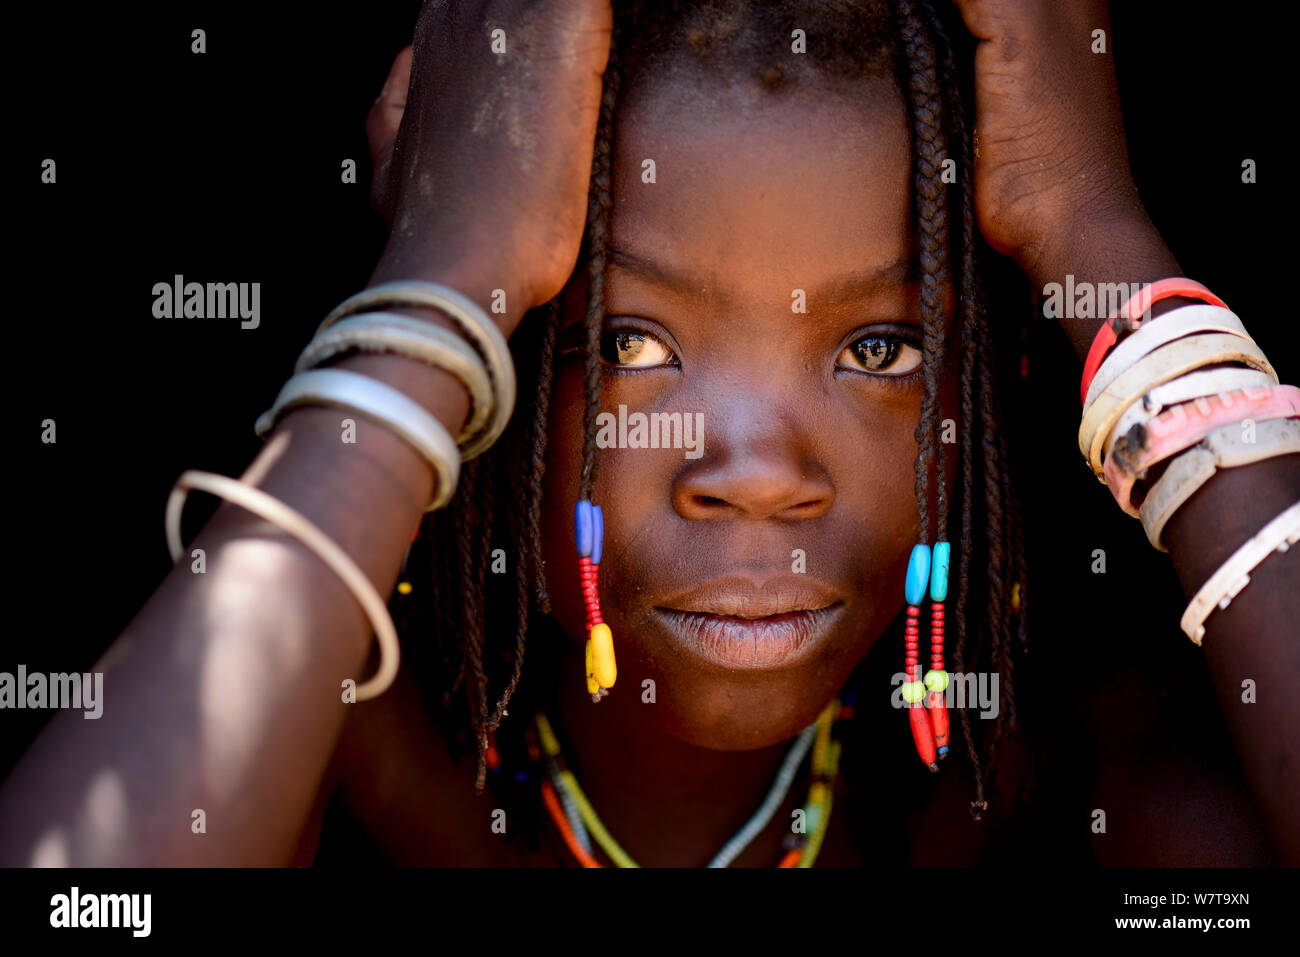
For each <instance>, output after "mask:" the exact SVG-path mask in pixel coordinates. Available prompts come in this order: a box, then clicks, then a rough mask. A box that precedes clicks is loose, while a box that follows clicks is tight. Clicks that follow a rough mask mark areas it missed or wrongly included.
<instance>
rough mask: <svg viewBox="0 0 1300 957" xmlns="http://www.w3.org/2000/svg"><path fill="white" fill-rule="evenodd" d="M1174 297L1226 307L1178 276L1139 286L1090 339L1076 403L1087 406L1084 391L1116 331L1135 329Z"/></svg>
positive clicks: (1220, 301)
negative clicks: (1125, 328)
mask: <svg viewBox="0 0 1300 957" xmlns="http://www.w3.org/2000/svg"><path fill="white" fill-rule="evenodd" d="M1175 296H1184V297H1187V298H1190V299H1203V300H1205V301H1206V302H1208V303H1210V304H1211V305H1214V306H1222V307H1224V308H1225V309H1226V308H1227V303H1225V302H1224V301H1223V300H1222V299H1220V298H1219V297H1218V296H1216V295H1215V294H1214V293H1212V292H1210V290H1209V289H1207V288H1206V287H1205V286H1202V285H1201V284H1200V283H1199V282H1195V281H1193V280H1191V279H1185V278H1183V277H1181V276H1177V277H1173V278H1170V279H1161V280H1159V281H1158V282H1154V283H1151V284H1150V285H1143V286H1142V287H1141V288H1139V289H1138V291H1137V292H1136V293H1135V294H1134V295H1133V296H1132V297H1131V298H1130V299H1129V300H1128V302H1126V303H1125V304H1124V305H1123V306H1122V307H1121V308H1120V310H1119V311H1118V312H1117V313H1115V314H1114V315H1112V316H1110V317H1109V319H1108V320H1107V321H1106V323H1105V324H1104V325H1103V326H1102V327H1101V328H1100V329H1098V330H1097V337H1096V338H1095V339H1093V341H1092V348H1091V349H1089V350H1088V356H1087V358H1086V359H1085V360H1084V363H1083V377H1082V380H1081V382H1080V386H1079V399H1080V401H1081V402H1083V403H1084V404H1087V396H1088V388H1089V386H1090V385H1091V384H1092V379H1093V376H1095V375H1096V374H1097V369H1098V368H1100V366H1101V363H1102V360H1103V359H1105V358H1106V354H1107V353H1108V352H1109V351H1110V349H1111V347H1112V346H1113V345H1115V341H1116V339H1117V338H1118V335H1119V331H1120V329H1122V328H1124V327H1125V326H1127V328H1129V329H1131V330H1135V329H1137V328H1138V326H1139V325H1140V324H1141V322H1142V316H1143V315H1144V314H1145V313H1146V312H1147V311H1148V310H1150V308H1151V307H1152V306H1153V305H1154V304H1155V303H1157V302H1159V301H1160V300H1162V299H1172V298H1173V297H1175Z"/></svg>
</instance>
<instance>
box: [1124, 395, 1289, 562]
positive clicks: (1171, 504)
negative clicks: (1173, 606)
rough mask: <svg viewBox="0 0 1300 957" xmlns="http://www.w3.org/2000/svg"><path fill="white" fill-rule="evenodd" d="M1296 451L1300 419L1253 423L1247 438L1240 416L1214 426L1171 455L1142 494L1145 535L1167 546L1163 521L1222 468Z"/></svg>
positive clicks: (1156, 543)
mask: <svg viewBox="0 0 1300 957" xmlns="http://www.w3.org/2000/svg"><path fill="white" fill-rule="evenodd" d="M1296 452H1300V420H1296V419H1273V420H1271V421H1268V422H1260V423H1257V424H1256V426H1255V436H1254V441H1251V442H1247V441H1246V440H1245V439H1244V438H1243V437H1242V423H1241V422H1234V423H1232V424H1231V425H1225V426H1224V427H1223V428H1220V429H1215V430H1214V431H1213V432H1211V433H1210V434H1209V435H1207V436H1206V437H1205V438H1204V439H1202V440H1201V441H1200V443H1199V444H1197V445H1194V446H1192V447H1191V448H1190V449H1188V450H1187V451H1186V452H1184V453H1182V454H1181V455H1179V456H1178V458H1176V459H1174V461H1173V462H1171V463H1170V465H1169V467H1168V468H1167V469H1165V474H1164V475H1162V476H1160V481H1158V482H1156V484H1155V485H1153V486H1151V491H1149V492H1148V493H1147V497H1146V498H1145V499H1143V501H1142V507H1141V509H1140V511H1139V515H1140V517H1141V519H1142V527H1143V528H1144V529H1146V533H1147V540H1148V541H1149V542H1151V544H1152V545H1154V546H1155V547H1156V548H1158V549H1159V550H1160V551H1162V552H1167V551H1169V549H1167V548H1165V546H1164V544H1163V543H1162V542H1161V540H1160V538H1161V535H1163V534H1164V530H1165V525H1167V524H1168V523H1169V519H1171V518H1173V515H1174V513H1175V512H1176V511H1178V509H1180V508H1182V507H1183V505H1184V504H1185V503H1186V502H1187V500H1188V499H1189V498H1191V497H1192V496H1193V495H1195V494H1196V491H1197V489H1199V488H1200V487H1201V486H1202V485H1204V484H1205V483H1206V482H1208V481H1209V480H1210V479H1211V478H1213V477H1214V474H1215V473H1216V472H1218V471H1219V470H1220V469H1232V468H1240V467H1241V466H1243V465H1252V464H1254V463H1255V462H1262V461H1264V460H1265V459H1271V458H1276V457H1277V456H1279V455H1291V454H1292V453H1296Z"/></svg>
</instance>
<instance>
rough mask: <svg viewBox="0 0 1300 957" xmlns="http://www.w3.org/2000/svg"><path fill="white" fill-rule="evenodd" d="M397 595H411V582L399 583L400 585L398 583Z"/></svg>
mask: <svg viewBox="0 0 1300 957" xmlns="http://www.w3.org/2000/svg"><path fill="white" fill-rule="evenodd" d="M397 593H398V594H399V595H409V594H410V593H411V583H410V582H398V583H397Z"/></svg>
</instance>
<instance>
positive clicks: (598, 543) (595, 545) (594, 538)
mask: <svg viewBox="0 0 1300 957" xmlns="http://www.w3.org/2000/svg"><path fill="white" fill-rule="evenodd" d="M591 517H592V523H591V563H592V564H593V565H599V564H600V553H601V552H602V551H603V550H604V548H605V513H604V512H602V511H601V510H600V506H599V505H593V506H592V507H591Z"/></svg>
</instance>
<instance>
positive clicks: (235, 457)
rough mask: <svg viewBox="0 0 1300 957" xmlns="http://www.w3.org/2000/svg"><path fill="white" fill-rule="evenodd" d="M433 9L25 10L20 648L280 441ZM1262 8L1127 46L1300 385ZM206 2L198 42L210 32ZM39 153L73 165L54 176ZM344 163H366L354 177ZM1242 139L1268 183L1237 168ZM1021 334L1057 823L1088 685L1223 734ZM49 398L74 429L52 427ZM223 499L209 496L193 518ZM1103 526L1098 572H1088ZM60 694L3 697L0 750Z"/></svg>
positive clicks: (1195, 190) (1126, 63) (100, 628)
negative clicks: (173, 288) (270, 431)
mask: <svg viewBox="0 0 1300 957" xmlns="http://www.w3.org/2000/svg"><path fill="white" fill-rule="evenodd" d="M418 9H419V4H418V3H416V2H384V3H378V4H376V3H366V4H361V3H357V4H338V5H314V4H313V5H292V6H290V5H271V4H243V3H184V4H170V5H165V6H164V5H159V6H158V7H157V8H156V9H154V10H149V11H147V12H146V11H145V10H144V9H143V8H142V7H139V6H136V5H130V6H104V5H96V6H94V7H90V8H87V9H78V8H76V7H75V6H68V5H61V4H60V5H53V4H51V5H42V6H41V8H40V9H38V10H36V11H26V13H25V14H24V16H25V18H26V20H25V22H24V23H21V24H15V25H14V26H13V28H12V32H11V34H10V36H9V41H10V43H9V46H10V58H11V66H13V65H14V64H15V63H18V64H19V67H18V69H17V75H16V76H15V77H14V78H13V79H12V80H11V83H10V87H9V89H10V96H9V97H8V100H9V104H10V110H9V111H7V112H8V115H9V117H10V121H11V124H12V125H11V127H10V129H9V135H8V137H7V139H8V142H9V146H8V148H7V149H6V150H5V154H6V165H11V168H10V169H8V170H7V171H6V173H7V175H6V183H7V184H9V203H7V204H6V205H7V207H8V210H9V212H10V215H9V216H7V217H6V220H7V227H8V232H9V235H10V237H11V240H12V241H13V244H14V245H13V246H12V247H10V249H9V252H8V254H7V258H8V260H9V263H10V268H8V269H6V277H7V283H6V287H7V296H6V299H7V305H8V306H9V308H8V309H7V310H6V312H7V313H8V315H7V320H8V321H7V322H6V324H5V328H6V331H7V333H8V335H7V336H6V345H7V347H8V348H7V358H8V362H7V364H6V365H7V373H8V375H7V376H6V378H7V379H8V382H9V384H10V386H11V390H10V401H11V402H12V403H14V405H15V406H16V412H15V415H14V417H13V418H12V419H11V422H12V423H13V426H14V427H13V429H12V434H13V439H12V442H11V448H14V449H16V461H15V460H10V462H11V466H10V470H9V471H10V472H11V475H14V476H16V477H17V479H18V481H17V483H16V486H17V487H16V488H14V489H12V490H11V492H10V498H9V499H8V509H7V513H8V514H7V516H6V518H7V522H6V525H7V526H8V527H9V528H10V529H11V530H12V533H11V539H10V540H11V543H12V545H13V549H12V551H11V552H10V557H11V563H12V564H11V569H10V572H9V575H10V577H9V581H10V583H11V587H10V591H9V608H10V621H9V624H8V627H7V628H6V629H5V638H4V640H3V643H2V644H0V670H5V671H13V670H15V668H16V666H17V665H18V664H20V663H22V664H25V665H26V666H27V668H28V670H29V671H41V672H58V671H83V670H87V669H89V668H90V666H91V664H92V663H93V662H94V661H95V659H96V658H97V657H98V655H99V654H100V653H101V652H102V651H103V650H104V649H105V648H106V647H107V646H108V645H109V644H110V643H111V642H112V641H113V639H114V638H115V637H116V636H117V635H118V634H119V632H120V631H121V630H122V629H123V628H124V626H125V625H126V624H127V622H128V621H129V620H130V619H131V617H132V616H133V615H134V614H135V612H136V611H137V610H138V609H139V607H140V605H141V604H142V603H143V602H144V601H145V599H146V598H147V597H148V595H149V594H150V593H151V592H152V590H153V589H154V588H155V587H156V585H157V584H158V582H159V581H160V580H161V579H162V577H163V576H164V574H166V572H167V571H168V568H169V561H168V556H167V551H166V546H165V543H164V538H163V505H164V502H165V500H166V497H167V493H168V491H169V489H170V488H171V485H172V483H173V482H174V481H175V479H176V477H177V476H178V475H179V474H180V473H181V472H182V471H183V470H185V469H187V468H200V469H207V470H211V471H215V472H220V473H223V474H238V473H239V472H241V471H242V470H243V468H244V467H245V466H246V465H247V463H248V462H249V461H250V460H251V459H252V458H253V457H254V456H255V455H256V453H257V451H258V450H259V448H260V446H261V442H260V440H258V439H257V438H256V437H255V436H254V434H253V428H252V425H253V421H254V419H255V418H256V417H257V415H258V414H259V413H261V412H262V411H263V410H264V409H266V408H267V407H268V406H269V404H270V402H271V400H272V399H273V397H274V395H275V393H276V391H277V389H278V388H279V386H280V384H281V383H282V382H283V380H284V379H285V378H286V377H287V376H288V374H289V373H290V371H291V369H292V364H293V361H294V359H295V358H296V355H297V353H298V351H299V350H300V349H301V347H302V346H303V345H304V344H305V343H306V341H307V340H308V338H310V336H311V333H312V332H313V330H314V329H315V326H316V324H317V323H318V322H319V320H320V318H321V317H323V316H324V315H325V313H326V312H327V311H328V310H329V308H330V307H332V306H333V305H334V304H336V303H337V302H339V301H340V300H341V299H343V298H344V297H346V296H347V295H349V294H351V293H352V292H355V291H356V290H358V289H360V288H361V287H362V286H363V285H364V284H365V282H366V280H367V278H368V276H369V273H370V271H371V269H372V268H373V265H374V263H375V262H376V260H377V257H378V255H379V251H380V249H381V248H382V243H383V238H384V229H383V224H382V222H381V221H380V219H379V217H378V216H377V215H376V214H374V213H373V212H371V211H370V209H369V202H368V183H369V178H370V176H369V158H368V153H367V148H366V141H365V134H364V120H365V116H366V112H367V110H368V109H369V107H370V104H371V102H372V100H373V99H374V97H375V96H376V94H377V93H378V91H379V87H380V86H381V84H382V82H383V80H384V78H385V76H386V74H387V71H388V67H389V64H390V62H391V60H392V58H393V56H394V55H395V54H396V53H397V51H398V50H399V49H400V48H401V47H402V46H403V45H405V44H406V43H408V42H409V40H410V34H411V29H412V25H413V23H414V20H415V16H416V13H417V11H418ZM1274 9H1275V7H1274V5H1271V4H1270V5H1267V6H1266V7H1256V6H1252V5H1250V4H1233V5H1220V4H1215V5H1212V6H1210V5H1207V7H1206V9H1205V10H1204V11H1198V10H1196V9H1195V8H1194V7H1193V6H1189V5H1188V4H1185V3H1177V2H1173V0H1146V2H1140V3H1139V2H1132V0H1117V2H1116V3H1115V4H1114V11H1113V21H1114V23H1113V35H1112V37H1111V41H1112V43H1113V49H1114V55H1115V58H1116V62H1117V70H1118V73H1119V79H1120V89H1121V96H1122V100H1123V104H1124V111H1125V120H1126V125H1127V129H1128V135H1129V145H1130V151H1131V156H1132V161H1133V167H1134V173H1135V176H1136V179H1137V182H1138V185H1139V188H1140V190H1141V193H1142V197H1143V199H1144V201H1145V202H1146V204H1147V207H1148V209H1149V211H1150V212H1151V215H1152V217H1153V219H1154V220H1155V222H1156V224H1157V225H1158V226H1159V227H1160V229H1161V230H1162V232H1163V234H1164V236H1165V238H1166V240H1167V241H1168V243H1169V245H1170V246H1171V248H1172V249H1173V251H1174V254H1175V255H1176V256H1177V258H1178V259H1179V261H1180V263H1181V264H1182V266H1183V272H1184V274H1185V275H1188V276H1191V277H1193V278H1196V279H1199V280H1200V281H1202V282H1205V283H1206V284H1208V285H1209V286H1210V287H1211V288H1213V289H1214V290H1215V291H1216V292H1217V293H1218V294H1219V295H1221V296H1222V297H1223V298H1224V299H1225V300H1226V301H1227V302H1228V303H1229V305H1230V306H1232V308H1233V309H1234V310H1235V311H1236V312H1237V313H1238V314H1240V315H1241V316H1243V317H1244V318H1245V320H1246V321H1247V323H1248V324H1249V326H1250V328H1251V330H1252V333H1253V335H1254V336H1255V338H1256V339H1257V340H1258V341H1259V343H1260V344H1261V346H1262V347H1263V349H1264V350H1265V352H1266V353H1267V354H1268V355H1269V356H1270V357H1271V359H1272V360H1273V362H1274V364H1275V366H1276V367H1277V369H1278V372H1279V374H1280V375H1281V378H1282V381H1284V382H1300V355H1297V352H1296V349H1295V343H1296V337H1295V335H1294V332H1293V326H1294V323H1295V316H1294V305H1293V304H1292V300H1293V299H1294V296H1293V294H1291V293H1290V291H1289V280H1290V278H1291V276H1292V275H1293V274H1294V269H1295V266H1294V265H1293V257H1294V243H1293V242H1291V237H1290V226H1289V220H1287V219H1286V218H1285V217H1286V216H1288V215H1289V207H1290V204H1289V203H1288V213H1284V212H1283V209H1282V205H1283V199H1284V198H1286V199H1290V197H1291V196H1292V195H1293V193H1294V189H1295V187H1294V182H1293V181H1292V179H1291V177H1293V176H1294V166H1293V157H1291V156H1289V155H1288V154H1287V152H1286V146H1287V141H1286V139H1285V138H1284V136H1285V134H1286V133H1287V132H1288V131H1287V126H1288V125H1289V124H1290V123H1291V122H1292V118H1293V114H1294V105H1293V104H1294V83H1292V82H1291V81H1290V78H1289V71H1288V70H1287V69H1286V68H1287V66H1288V64H1289V58H1293V57H1294V54H1293V53H1291V52H1290V50H1289V46H1290V41H1289V37H1290V36H1291V35H1292V31H1291V30H1290V25H1289V24H1280V23H1277V22H1275V21H1274V19H1273V18H1274V16H1275V15H1276V14H1275V13H1274V12H1273V11H1274ZM196 27H201V28H203V29H204V30H206V32H207V52H206V53H205V54H203V55H195V54H193V53H191V52H190V44H191V37H190V32H191V30H193V29H194V28H196ZM45 158H54V159H55V160H56V161H57V163H58V182H57V184H55V185H45V184H42V183H41V181H40V174H41V161H42V160H43V159H45ZM347 158H351V159H354V160H356V162H357V168H358V169H357V179H358V182H357V184H356V185H348V184H344V183H342V182H341V181H340V172H341V163H342V161H343V160H344V159H347ZM1245 158H1251V159H1254V160H1255V161H1256V162H1257V164H1258V178H1259V182H1258V183H1257V184H1254V185H1245V184H1243V183H1242V182H1241V164H1242V160H1243V159H1245ZM177 273H180V274H183V275H184V276H185V277H186V279H187V280H191V279H192V280H195V281H199V282H208V281H223V282H224V281H240V282H252V281H258V282H261V284H262V320H261V327H260V328H258V329H256V330H242V329H241V328H240V327H239V322H238V321H237V320H225V321H199V320H193V321H166V320H155V319H154V318H153V317H152V313H151V307H152V302H153V296H152V286H153V284H154V283H155V282H159V281H166V282H170V281H171V279H172V277H173V275H175V274H177ZM1024 308H1025V309H1028V308H1029V307H1028V306H1025V307H1024ZM1028 345H1029V352H1030V360H1029V372H1030V375H1029V378H1028V380H1027V381H1026V382H1025V383H1024V384H1023V386H1022V388H1021V390H1020V392H1019V393H1018V394H1015V395H1013V397H1012V401H1013V411H1014V412H1015V413H1016V415H1017V417H1018V418H1019V419H1020V421H1021V424H1022V426H1023V427H1025V429H1026V430H1027V436H1026V439H1025V444H1024V445H1023V446H1022V447H1021V448H1020V449H1019V450H1018V451H1019V453H1020V458H1021V459H1022V461H1023V464H1025V465H1026V468H1025V469H1024V470H1022V472H1021V479H1020V493H1021V496H1022V499H1023V501H1024V503H1025V511H1026V513H1027V516H1028V519H1029V521H1028V525H1029V541H1028V551H1029V555H1030V568H1031V573H1032V574H1033V576H1034V577H1033V583H1034V591H1033V593H1032V594H1033V598H1034V603H1035V604H1034V609H1035V620H1034V634H1033V641H1034V652H1033V653H1034V655H1036V656H1038V657H1039V659H1040V670H1039V674H1040V680H1050V681H1052V682H1053V687H1054V688H1056V689H1059V692H1060V693H1059V697H1058V700H1057V704H1056V705H1055V706H1054V707H1055V710H1054V712H1053V713H1052V714H1051V716H1050V717H1051V719H1052V721H1053V722H1054V723H1055V725H1056V729H1055V731H1054V734H1053V737H1052V739H1051V740H1052V741H1053V742H1054V747H1055V748H1056V749H1057V757H1059V758H1060V759H1061V760H1060V761H1058V762H1057V765H1056V766H1057V767H1058V768H1059V771H1058V772H1057V773H1056V776H1055V777H1054V778H1052V779H1051V780H1049V782H1048V785H1049V787H1048V791H1047V792H1046V793H1047V800H1048V801H1049V803H1048V804H1045V805H1044V807H1045V808H1046V809H1047V810H1046V811H1045V813H1047V814H1048V816H1049V817H1050V816H1057V817H1058V823H1060V822H1063V821H1064V820H1065V818H1067V817H1069V816H1070V815H1072V814H1073V813H1074V812H1075V810H1076V808H1075V805H1076V804H1077V805H1078V807H1086V806H1087V805H1086V801H1087V798H1088V793H1089V791H1088V784H1089V781H1090V775H1091V773H1092V767H1093V763H1092V762H1093V761H1094V760H1095V756H1096V753H1097V749H1098V745H1099V743H1100V742H1101V741H1103V739H1104V738H1105V736H1106V735H1107V734H1109V733H1111V732H1112V731H1114V730H1115V728H1114V727H1111V726H1110V725H1109V724H1108V721H1109V720H1110V718H1111V717H1113V716H1110V717H1108V715H1107V714H1106V713H1105V712H1104V710H1103V709H1101V708H1099V707H1098V706H1097V703H1098V702H1104V701H1107V700H1112V699H1113V697H1114V696H1115V695H1116V694H1117V689H1118V693H1119V694H1120V695H1121V696H1122V695H1123V694H1128V693H1131V694H1134V695H1143V696H1152V697H1153V698H1154V700H1155V701H1157V702H1158V707H1159V708H1160V709H1161V711H1162V713H1164V714H1166V715H1167V716H1168V717H1167V730H1168V731H1169V733H1170V735H1172V736H1173V737H1175V738H1180V739H1187V740H1188V741H1189V742H1193V743H1189V747H1193V746H1194V747H1195V748H1196V749H1204V751H1205V753H1206V754H1212V753H1215V749H1216V748H1218V749H1219V750H1220V751H1222V749H1223V748H1224V747H1226V746H1227V738H1226V731H1225V730H1224V726H1223V722H1222V718H1221V717H1220V715H1219V712H1218V706H1217V703H1216V701H1215V698H1214V696H1213V691H1212V687H1211V684H1210V681H1209V677H1208V673H1207V671H1206V669H1205V665H1204V660H1203V656H1202V654H1201V652H1200V651H1199V649H1196V648H1195V647H1193V646H1192V645H1191V644H1190V642H1188V641H1187V639H1186V638H1185V637H1184V636H1183V634H1182V632H1181V631H1180V629H1179V627H1178V618H1179V614H1180V613H1181V610H1182V607H1183V602H1184V598H1183V595H1182V592H1181V590H1180V588H1179V586H1178V583H1177V581H1176V579H1175V578H1174V575H1173V572H1172V570H1171V568H1170V566H1169V562H1168V558H1167V557H1166V556H1164V555H1161V554H1158V553H1156V552H1154V551H1153V550H1152V549H1151V548H1150V547H1149V546H1148V545H1147V543H1146V541H1145V537H1144V535H1143V534H1142V530H1141V527H1140V526H1139V524H1138V523H1137V522H1135V521H1133V520H1131V519H1128V518H1127V517H1125V516H1124V515H1123V514H1121V513H1120V512H1119V510H1118V509H1117V508H1116V507H1115V505H1114V503H1113V502H1112V500H1111V499H1110V496H1109V495H1108V494H1107V493H1106V491H1105V489H1103V488H1102V487H1101V486H1100V485H1098V483H1097V482H1096V481H1095V479H1093V477H1092V475H1091V473H1090V472H1089V470H1088V469H1087V467H1086V465H1085V464H1084V463H1083V462H1082V461H1081V460H1080V458H1079V455H1078V452H1077V449H1076V448H1075V431H1076V428H1077V422H1078V414H1079V409H1078V392H1077V382H1078V374H1079V362H1078V359H1077V357H1075V355H1074V354H1073V352H1072V351H1071V350H1070V348H1069V346H1068V344H1067V343H1066V341H1065V338H1064V336H1063V335H1062V333H1061V332H1060V330H1059V329H1058V328H1057V327H1056V326H1055V325H1054V324H1053V323H1051V322H1050V321H1049V320H1044V319H1039V320H1037V321H1035V322H1034V323H1032V324H1031V331H1030V336H1029V343H1028ZM47 418H52V419H54V420H55V421H56V422H57V429H58V441H57V444H53V445H46V444H42V443H41V441H40V433H41V422H42V420H44V419H47ZM215 507H216V505H215V503H214V502H213V501H211V500H210V499H208V498H206V497H204V496H195V497H194V498H193V500H192V504H191V505H190V506H189V508H188V510H187V516H188V517H187V520H186V523H185V528H186V536H187V537H188V536H189V535H191V534H192V533H193V531H194V530H195V529H196V528H197V527H198V525H199V524H200V523H201V522H202V521H203V520H204V518H205V517H206V516H207V515H209V514H210V513H211V512H212V511H213V510H214V509H215ZM1097 548H1101V549H1104V550H1105V552H1106V556H1107V572H1106V574H1104V575H1095V574H1093V573H1092V572H1091V570H1090V568H1091V565H1092V561H1093V558H1092V553H1093V550H1094V549H1097ZM1152 675H1157V678H1156V680H1152V679H1151V676H1152ZM49 714H50V713H49V712H45V713H40V712H31V711H8V712H4V713H0V774H2V773H4V772H5V771H6V770H7V769H8V768H9V767H10V766H11V765H12V764H13V762H14V761H16V760H17V758H18V757H19V755H20V754H21V752H22V750H23V749H24V748H25V747H26V746H27V745H28V744H29V743H30V741H31V740H32V739H33V738H34V736H35V735H36V734H37V733H38V731H39V729H40V727H41V725H42V724H43V723H44V721H46V720H48V717H49ZM1119 727H1120V730H1122V725H1121V726H1119ZM1198 753H1200V752H1199V750H1198ZM1223 753H1226V754H1227V757H1226V758H1224V760H1226V761H1227V762H1228V765H1229V767H1230V768H1231V767H1232V765H1233V761H1234V759H1233V758H1232V757H1231V755H1230V753H1228V752H1223ZM1214 760H1218V759H1217V758H1215V759H1214ZM1235 773H1238V774H1239V772H1235ZM1050 802H1056V803H1055V804H1053V803H1050ZM1073 820H1074V821H1077V820H1078V819H1077V818H1075V819H1073ZM1069 826H1070V827H1074V826H1077V825H1076V824H1074V823H1071V824H1070V825H1069ZM1085 826H1086V825H1085Z"/></svg>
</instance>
